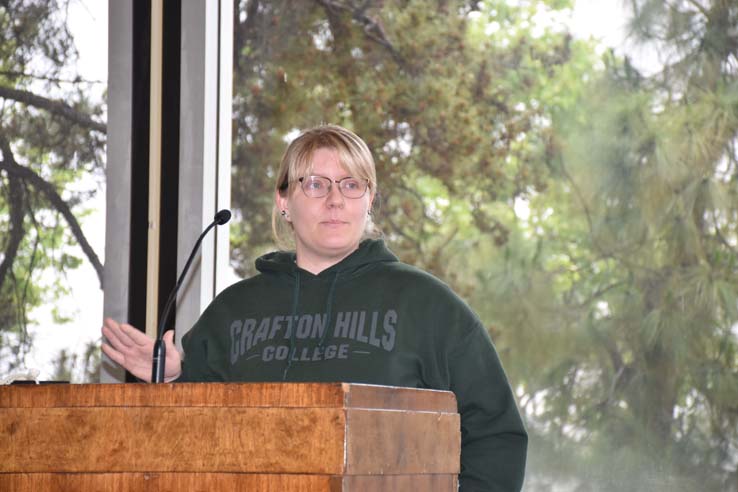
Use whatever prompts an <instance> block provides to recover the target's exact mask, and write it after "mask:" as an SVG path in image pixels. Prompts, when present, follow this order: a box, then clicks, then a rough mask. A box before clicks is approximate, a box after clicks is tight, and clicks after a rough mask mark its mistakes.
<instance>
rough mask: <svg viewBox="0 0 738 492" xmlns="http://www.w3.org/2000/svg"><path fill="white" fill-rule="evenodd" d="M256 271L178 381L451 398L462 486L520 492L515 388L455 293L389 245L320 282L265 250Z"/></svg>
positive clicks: (214, 313)
mask: <svg viewBox="0 0 738 492" xmlns="http://www.w3.org/2000/svg"><path fill="white" fill-rule="evenodd" d="M256 268H257V269H258V270H259V272H260V274H259V275H256V276H254V277H252V278H249V279H246V280H242V281H240V282H237V283H235V284H234V285H232V286H230V287H229V288H227V289H225V290H224V291H223V292H222V293H221V294H220V295H218V296H217V297H216V298H215V300H213V302H212V303H211V304H210V306H208V308H207V309H206V310H205V312H204V313H203V314H202V316H201V317H200V319H199V320H198V321H197V323H196V324H195V326H194V327H193V328H192V330H191V331H190V332H189V333H187V334H186V335H185V336H184V339H183V346H184V351H185V354H186V355H185V360H184V363H183V370H182V376H180V378H179V381H251V382H256V381H259V382H266V381H290V382H298V381H301V382H306V381H309V382H338V381H340V382H352V383H367V384H382V385H390V386H406V387H412V388H432V389H438V390H450V391H453V392H454V393H455V395H456V398H457V401H458V406H459V413H460V414H461V475H460V490H461V491H462V492H472V491H505V492H508V491H516V490H520V488H521V487H522V483H523V474H524V471H525V459H526V448H527V441H528V438H527V434H526V431H525V428H524V426H523V423H522V421H521V418H520V414H519V413H518V410H517V407H516V405H515V400H514V398H513V394H512V391H511V389H510V385H509V383H508V381H507V378H506V376H505V373H504V371H503V369H502V366H501V364H500V360H499V358H498V357H497V353H496V351H495V349H494V347H493V345H492V341H491V340H490V338H489V335H488V334H487V331H486V330H485V329H484V327H483V326H482V324H481V322H480V321H479V319H478V318H477V316H476V315H475V314H474V313H473V312H472V310H471V309H470V308H469V306H467V305H466V303H464V301H462V300H461V299H460V298H459V297H458V296H457V295H456V294H454V292H453V291H451V289H449V287H448V286H446V285H445V284H444V283H443V282H441V281H440V280H438V279H436V278H435V277H433V276H432V275H430V274H428V273H426V272H423V271H422V270H419V269H417V268H414V267H411V266H409V265H406V264H404V263H401V262H399V261H398V259H397V257H395V255H393V254H392V253H391V252H390V251H389V250H388V249H387V248H386V247H385V245H384V242H383V241H381V240H366V241H363V242H362V243H361V244H360V246H359V249H357V250H356V251H355V252H354V253H352V254H351V255H349V256H348V257H346V258H345V259H344V260H342V261H341V262H340V263H337V264H336V265H333V266H332V267H330V268H328V269H326V270H324V271H322V272H320V273H319V274H318V275H313V274H312V273H310V272H307V271H305V270H302V269H300V268H299V267H298V266H297V265H296V263H295V254H294V253H285V252H275V253H270V254H267V255H265V256H262V257H261V258H259V259H258V260H257V261H256ZM290 353H291V354H293V355H292V357H288V355H289V354H290Z"/></svg>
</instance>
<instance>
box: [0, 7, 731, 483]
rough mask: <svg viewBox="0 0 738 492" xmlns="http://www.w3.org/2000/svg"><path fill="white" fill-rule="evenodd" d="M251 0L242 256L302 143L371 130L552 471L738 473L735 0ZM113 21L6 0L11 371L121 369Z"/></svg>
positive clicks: (666, 475)
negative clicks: (310, 136) (111, 158)
mask: <svg viewBox="0 0 738 492" xmlns="http://www.w3.org/2000/svg"><path fill="white" fill-rule="evenodd" d="M234 4H235V11H234V25H233V30H234V31H233V35H234V53H233V104H232V135H233V140H232V168H231V182H232V188H231V196H232V208H233V211H234V214H235V219H236V220H235V221H234V223H233V225H231V229H230V230H231V241H230V251H231V258H230V260H231V261H230V265H231V268H232V270H233V277H234V278H242V277H246V276H250V275H252V274H254V273H255V270H254V267H253V260H254V259H255V258H256V257H257V256H259V255H260V254H263V253H265V252H267V251H269V250H271V249H272V248H273V245H272V242H271V235H270V213H271V204H272V197H273V195H272V191H271V189H272V186H273V183H272V180H273V177H274V173H275V172H276V169H277V167H278V164H279V158H280V157H281V153H282V152H283V150H284V147H285V143H286V142H287V141H289V139H290V138H292V137H294V135H295V134H296V132H297V131H299V129H301V128H305V127H309V126H313V125H315V124H318V123H321V122H330V123H336V124H339V125H343V126H346V127H348V128H350V129H352V130H354V131H355V132H356V133H357V134H358V135H360V136H361V137H362V138H363V139H364V140H365V141H366V142H367V144H368V145H369V147H370V148H371V149H372V151H373V153H374V156H375V159H376V162H377V171H378V178H379V198H380V199H379V201H378V202H379V203H378V206H377V209H376V210H375V221H376V222H377V223H378V225H379V227H380V228H381V229H382V231H383V232H384V235H385V238H386V240H387V242H388V244H389V246H390V248H391V249H392V250H393V251H394V252H395V253H397V254H398V256H400V258H401V259H402V260H403V261H405V262H407V263H411V264H414V265H416V266H418V267H420V268H424V269H426V270H429V271H431V272H432V273H434V274H435V275H436V276H438V277H439V278H441V279H443V280H444V281H445V282H447V283H448V284H450V285H451V286H452V287H453V288H454V290H456V291H457V292H458V293H459V294H460V295H461V296H462V297H464V298H465V299H466V300H467V301H468V302H469V304H470V305H471V306H472V307H473V308H474V310H475V311H476V312H477V313H479V315H480V317H481V318H482V320H483V321H484V323H485V325H486V326H487V328H488V330H489V332H490V334H491V335H492V338H493V340H494V342H495V344H496V346H497V349H498V351H499V352H500V355H501V357H502V359H503V363H504V365H505V368H506V370H507V372H508V376H509V378H510V381H511V383H512V385H513V388H514V390H515V392H516V395H517V398H518V404H519V406H520V408H521V411H522V413H523V414H524V416H525V419H526V422H527V425H528V428H529V431H530V434H531V445H530V455H529V461H530V465H529V472H528V476H527V481H526V488H525V490H527V491H552V492H553V491H590V490H591V491H610V490H612V491H622V490H632V491H698V490H699V491H735V490H738V354H737V352H736V348H737V347H738V6H737V5H736V4H735V2H734V1H732V0H671V1H655V0H629V1H627V2H619V1H618V0H612V1H609V2H608V1H604V0H603V1H597V2H584V1H582V0H579V1H578V2H574V1H573V0H538V1H537V0H516V1H512V0H508V1H502V0H499V1H494V0H490V1H460V0H459V1H453V0H447V1H441V0H439V1H430V0H406V1H390V0H368V1H358V0H310V1H307V0H305V1H288V0H273V1H258V0H248V1H247V0H239V1H235V2H234ZM106 27H107V2H104V1H102V0H98V1H91V0H37V1H34V0H3V1H0V33H1V34H2V44H0V151H1V153H2V161H0V376H1V375H5V374H9V373H12V372H14V371H16V372H17V371H23V370H26V369H31V368H37V369H39V370H40V371H41V376H42V378H43V379H57V380H67V381H73V382H94V381H97V372H98V370H99V364H100V356H99V343H100V340H99V336H100V335H99V327H100V322H101V317H102V290H101V289H102V265H103V263H104V258H103V245H104V231H105V224H104V220H105V219H104V218H105V210H104V207H105V200H104V196H105V189H106V187H105V145H106V110H107V108H106V88H107V45H106V38H107V31H106Z"/></svg>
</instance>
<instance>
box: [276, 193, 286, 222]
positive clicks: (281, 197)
mask: <svg viewBox="0 0 738 492" xmlns="http://www.w3.org/2000/svg"><path fill="white" fill-rule="evenodd" d="M289 201H290V200H289V198H287V191H284V192H282V191H279V190H276V191H275V192H274V203H275V204H276V205H277V210H279V213H280V215H281V216H282V217H284V218H285V220H287V221H288V222H289V220H290V213H289V212H290V207H289Z"/></svg>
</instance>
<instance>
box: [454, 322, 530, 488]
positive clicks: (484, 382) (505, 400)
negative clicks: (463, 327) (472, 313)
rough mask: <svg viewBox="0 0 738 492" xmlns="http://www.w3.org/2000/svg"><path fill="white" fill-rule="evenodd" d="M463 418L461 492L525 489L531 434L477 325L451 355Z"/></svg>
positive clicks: (492, 347) (455, 388)
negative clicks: (523, 487)
mask: <svg viewBox="0 0 738 492" xmlns="http://www.w3.org/2000/svg"><path fill="white" fill-rule="evenodd" d="M448 364H449V377H450V383H451V390H452V391H453V392H454V393H455V394H456V398H457V401H458V406H459V413H460V414H461V475H460V483H459V485H460V488H459V490H460V492H482V491H484V492H493V491H494V492H497V491H500V492H502V491H504V492H512V491H519V490H520V489H521V488H522V486H523V478H524V474H525V461H526V453H527V447H528V435H527V432H526V430H525V427H524V425H523V422H522V420H521V417H520V413H519V412H518V409H517V405H516V403H515V399H514V397H513V393H512V390H511V388H510V384H509V383H508V381H507V377H506V375H505V372H504V370H503V369H502V365H501V363H500V359H499V357H498V356H497V352H496V350H495V348H494V346H493V344H492V340H491V339H490V337H489V334H488V333H487V331H486V330H485V329H484V328H483V327H482V326H481V324H480V323H478V322H477V323H474V326H473V328H472V330H471V331H470V332H468V333H466V334H465V336H464V337H463V338H462V339H461V340H459V342H458V343H457V344H455V345H454V346H453V348H452V349H451V351H450V352H449V353H448Z"/></svg>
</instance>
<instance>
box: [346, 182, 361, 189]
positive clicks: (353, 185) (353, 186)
mask: <svg viewBox="0 0 738 492" xmlns="http://www.w3.org/2000/svg"><path fill="white" fill-rule="evenodd" d="M359 186H361V185H360V184H359V181H358V180H356V179H347V180H346V181H344V182H343V187H344V188H346V189H347V190H357V189H359Z"/></svg>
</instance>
